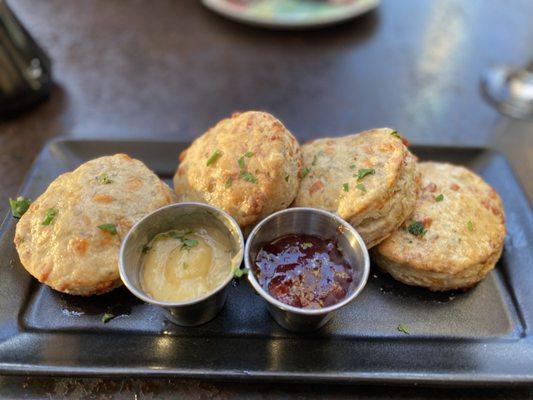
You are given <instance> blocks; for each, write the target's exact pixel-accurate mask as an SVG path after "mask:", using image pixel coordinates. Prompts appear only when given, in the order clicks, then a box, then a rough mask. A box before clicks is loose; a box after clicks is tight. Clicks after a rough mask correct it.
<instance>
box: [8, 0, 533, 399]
mask: <svg viewBox="0 0 533 400" xmlns="http://www.w3.org/2000/svg"><path fill="white" fill-rule="evenodd" d="M10 5H11V6H12V8H13V9H14V11H15V12H16V13H17V14H18V16H19V17H20V19H21V20H22V21H23V22H24V24H25V25H26V27H27V28H28V29H29V30H30V31H31V32H32V33H33V35H34V36H35V37H36V38H37V39H38V41H39V42H40V43H41V44H42V46H43V47H44V48H45V49H46V50H47V51H48V52H49V54H50V56H51V58H52V59H53V62H54V76H55V81H56V83H57V85H56V87H55V88H54V89H53V93H52V96H51V98H50V100H49V101H48V102H46V103H44V104H42V105H41V106H39V107H38V108H36V109H34V110H32V111H30V112H28V113H26V114H24V115H22V116H20V117H18V118H16V119H12V120H9V121H6V122H2V123H0V149H1V151H0V204H1V206H0V211H2V212H5V211H6V210H7V198H8V197H10V196H11V197H13V196H16V194H17V190H18V187H19V185H20V184H21V182H22V179H23V177H24V175H25V174H26V172H27V171H28V169H29V167H30V165H31V162H32V160H33V159H34V157H35V156H36V154H37V153H38V152H39V150H40V149H41V148H42V146H43V144H44V143H45V142H46V141H47V140H49V139H51V138H53V137H55V136H58V135H68V136H72V137H92V138H109V137H113V138H155V139H159V138H165V139H169V138H173V139H180V140H187V139H192V138H194V137H195V136H197V135H199V134H201V133H202V132H203V131H204V130H205V129H206V128H208V127H209V126H211V125H213V124H214V123H215V122H216V121H217V120H219V119H221V118H223V117H225V116H227V115H229V114H231V112H233V111H235V110H247V109H264V110H268V111H270V112H272V113H273V114H274V115H276V116H277V117H279V118H280V119H281V120H282V121H283V122H284V123H285V124H286V125H287V127H288V128H289V129H290V130H291V131H292V132H293V133H294V134H295V135H296V136H297V137H298V138H299V139H300V140H301V141H305V140H306V139H309V138H312V137H315V136H318V135H341V134H347V133H353V132H357V131H360V130H363V129H367V128H372V127H379V126H391V127H395V128H396V129H398V130H399V131H401V132H403V133H404V134H405V135H406V136H407V137H408V138H409V139H410V141H411V142H414V143H425V144H453V145H475V146H490V147H496V148H498V149H500V150H502V151H504V152H505V153H506V154H507V156H508V157H509V159H510V160H511V162H512V163H513V165H514V167H515V169H516V171H517V172H518V174H519V176H520V177H521V178H522V182H523V184H524V186H525V187H526V190H527V192H528V194H529V196H530V198H531V197H533V180H532V179H531V176H532V174H533V165H532V164H533V162H532V160H533V128H532V125H531V124H530V123H526V122H518V121H512V120H509V119H506V118H503V117H502V116H500V115H499V114H498V113H497V112H496V111H495V110H493V109H492V108H491V107H490V106H488V105H487V104H486V103H485V102H484V101H483V100H482V98H481V96H480V94H479V88H478V84H479V78H480V74H481V73H482V71H484V70H485V69H486V68H488V67H489V66H490V65H492V64H495V63H511V64H518V65H519V64H523V63H525V62H526V61H527V59H528V58H529V57H530V56H531V55H532V54H531V50H532V48H531V43H532V41H533V2H532V1H529V0H513V1H509V2H503V1H498V0H493V1H488V0H487V1H464V0H447V1H445V0H441V1H436V0H434V1H428V0H402V1H399V0H384V1H383V4H382V5H381V7H380V8H379V9H378V10H377V11H376V12H373V13H370V14H369V15H367V16H365V17H362V18H359V19H357V20H355V21H353V22H350V23H347V24H344V25H341V26H338V27H334V28H329V29H322V30H317V31H309V32H272V31H265V30H259V29H254V28H249V27H245V26H241V25H238V24H235V23H233V22H229V21H226V20H224V19H222V18H220V17H218V16H216V15H214V14H211V13H210V12H209V11H207V10H205V9H204V8H203V7H202V6H201V5H200V2H199V1H198V0H157V1H148V0H136V1H127V2H126V1H121V0H85V1H72V0H47V1H36V0H35V1H30V0H16V1H10ZM398 362H401V360H398ZM0 382H1V384H0V388H2V390H4V392H5V393H6V394H11V395H13V394H14V393H16V392H17V391H19V390H22V389H25V390H27V391H28V393H29V395H30V396H35V397H39V396H41V395H47V394H48V393H50V394H52V395H69V394H71V395H73V396H76V395H80V396H83V395H87V396H88V395H91V394H94V393H98V394H101V395H102V396H105V395H108V396H109V395H111V394H112V393H117V392H120V396H124V398H131V397H132V394H133V393H137V394H142V393H143V394H145V395H150V394H151V395H154V396H155V395H158V396H161V397H163V398H167V397H165V396H168V398H170V397H172V396H173V394H175V395H184V396H185V395H190V396H193V397H196V398H207V397H215V396H221V397H233V396H237V395H241V396H242V397H247V398H250V397H253V398H272V397H278V398H279V397H284V396H285V395H287V394H293V395H296V394H298V395H301V396H311V397H320V396H321V395H324V393H329V394H330V395H331V396H332V397H336V398H344V397H346V398H354V397H355V396H356V395H360V396H361V397H362V398H426V397H427V396H429V397H435V396H438V397H440V398H444V397H446V396H451V397H454V398H474V397H476V395H481V396H484V397H485V398H491V397H497V398H505V397H512V396H517V397H520V398H526V397H528V396H531V397H532V398H533V393H532V392H531V390H529V389H516V390H514V391H511V392H509V391H508V390H498V391H490V392H487V391H481V392H480V391H479V390H467V391H463V390H461V391H457V390H455V391H447V392H439V394H438V395H437V394H436V392H434V391H432V390H422V389H413V388H411V389H401V390H400V389H391V388H350V387H318V388H317V387H309V386H293V387H290V386H287V385H281V386H280V385H276V386H275V387H271V386H269V385H264V384H263V385H252V384H246V385H241V384H228V383H214V382H209V383H207V382H198V381H183V380H177V381H172V382H167V381H166V380H161V381H145V380H125V381H120V380H118V381H112V380H97V379H89V380H82V379H50V378H7V377H4V378H2V379H1V380H0ZM165 394H166V395H165ZM120 396H119V397H120Z"/></svg>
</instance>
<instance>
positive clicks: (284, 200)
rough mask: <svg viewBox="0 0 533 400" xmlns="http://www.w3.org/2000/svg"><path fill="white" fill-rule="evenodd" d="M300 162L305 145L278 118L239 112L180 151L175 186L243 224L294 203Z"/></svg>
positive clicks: (184, 198) (183, 197)
mask: <svg viewBox="0 0 533 400" xmlns="http://www.w3.org/2000/svg"><path fill="white" fill-rule="evenodd" d="M301 165H302V156H301V152H300V146H299V144H298V142H297V141H296V139H295V138H294V136H293V135H292V134H291V133H290V132H289V131H288V130H287V128H285V127H284V126H283V124H282V123H281V122H280V121H279V120H277V119H276V118H275V117H273V116H272V115H270V114H268V113H264V112H258V111H249V112H245V113H242V114H238V113H237V114H234V115H232V117H231V118H227V119H224V120H222V121H220V122H219V123H218V124H216V125H215V126H214V127H213V128H211V129H209V130H208V131H207V132H206V133H204V134H203V135H202V136H200V137H199V138H198V139H196V140H195V141H194V142H193V143H192V145H191V146H190V147H189V148H188V149H187V150H185V151H184V152H183V153H182V154H181V155H180V164H179V167H178V169H177V171H176V174H175V176H174V190H175V191H176V194H177V196H178V200H179V201H198V202H202V203H208V204H212V205H214V206H217V207H219V208H221V209H223V210H224V211H226V212H228V213H229V214H230V215H231V216H232V217H234V218H235V220H236V221H237V222H238V224H239V225H240V226H241V227H243V228H244V227H247V226H250V225H253V224H254V223H256V222H258V221H259V220H261V219H262V218H264V217H266V216H267V215H269V214H271V213H273V212H275V211H278V210H281V209H283V208H286V207H288V206H289V205H290V204H291V203H292V201H293V200H294V197H295V196H296V192H297V190H298V186H299V177H298V176H299V172H300V169H301Z"/></svg>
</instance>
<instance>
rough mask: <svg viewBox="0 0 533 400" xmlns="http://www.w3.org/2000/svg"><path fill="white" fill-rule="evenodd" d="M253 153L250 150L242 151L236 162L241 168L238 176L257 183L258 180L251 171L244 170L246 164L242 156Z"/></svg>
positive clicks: (248, 155) (250, 155)
mask: <svg viewBox="0 0 533 400" xmlns="http://www.w3.org/2000/svg"><path fill="white" fill-rule="evenodd" d="M253 155H254V153H252V152H251V151H247V152H246V153H244V155H243V156H242V157H241V158H239V160H238V161H237V163H238V164H239V168H240V169H241V173H240V175H239V176H240V177H241V178H242V179H244V180H245V181H246V182H251V183H257V182H258V180H257V177H256V176H255V175H254V174H252V173H251V172H249V171H247V170H246V164H245V163H244V157H248V158H250V157H252V156H253Z"/></svg>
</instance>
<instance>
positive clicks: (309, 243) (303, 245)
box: [302, 242, 313, 250]
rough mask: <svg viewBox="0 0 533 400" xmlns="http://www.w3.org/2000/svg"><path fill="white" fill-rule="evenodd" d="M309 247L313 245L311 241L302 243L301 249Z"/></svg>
mask: <svg viewBox="0 0 533 400" xmlns="http://www.w3.org/2000/svg"><path fill="white" fill-rule="evenodd" d="M311 247H313V243H311V242H305V243H302V249H304V250H305V249H309V248H311Z"/></svg>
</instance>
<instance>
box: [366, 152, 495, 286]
mask: <svg viewBox="0 0 533 400" xmlns="http://www.w3.org/2000/svg"><path fill="white" fill-rule="evenodd" d="M419 168H420V170H421V173H422V191H421V195H420V197H419V199H418V202H417V204H416V206H415V210H414V213H413V215H412V216H411V217H410V218H409V219H408V220H407V221H406V222H405V224H404V225H403V226H402V227H401V228H400V229H398V230H397V231H396V232H394V233H393V234H392V235H391V236H390V237H389V238H388V239H386V240H385V241H384V242H382V243H381V244H380V245H379V246H377V247H376V248H375V249H373V251H372V255H373V259H374V261H375V262H376V263H377V264H378V265H379V267H381V268H382V269H383V270H385V271H386V272H388V273H390V274H391V275H392V276H393V277H394V278H395V279H397V280H399V281H401V282H404V283H406V284H409V285H417V286H423V287H427V288H429V289H430V290H433V291H445V290H452V289H465V288H469V287H472V286H474V285H475V284H476V283H478V282H479V281H480V280H481V279H483V278H484V277H485V276H486V275H487V274H488V273H489V272H490V270H492V269H493V268H494V265H495V264H496V262H497V261H498V259H499V258H500V255H501V253H502V249H503V245H504V239H505V216H504V210H503V205H502V201H501V199H500V197H499V196H498V194H497V193H496V191H495V190H494V189H493V188H492V187H491V186H489V185H488V184H487V183H485V182H484V181H483V179H481V178H480V177H479V176H478V175H476V174H475V173H473V172H472V171H470V170H468V169H466V168H464V167H459V166H455V165H451V164H444V163H437V162H423V163H420V164H419Z"/></svg>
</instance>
